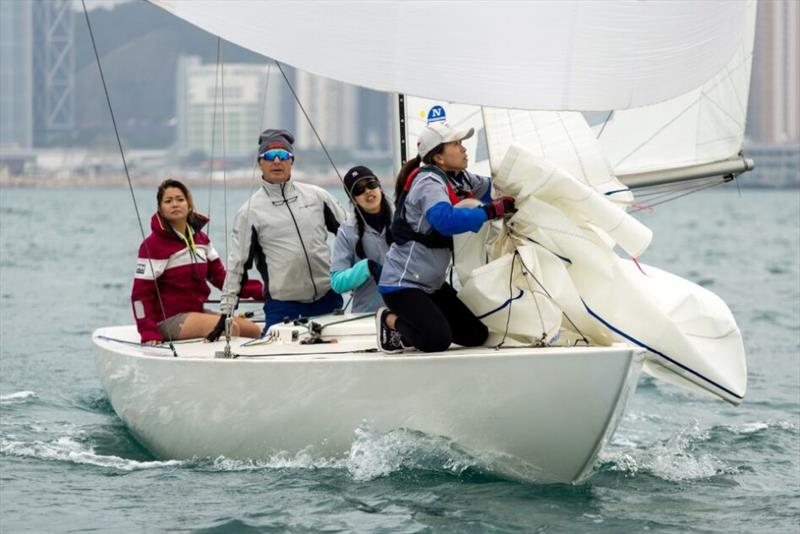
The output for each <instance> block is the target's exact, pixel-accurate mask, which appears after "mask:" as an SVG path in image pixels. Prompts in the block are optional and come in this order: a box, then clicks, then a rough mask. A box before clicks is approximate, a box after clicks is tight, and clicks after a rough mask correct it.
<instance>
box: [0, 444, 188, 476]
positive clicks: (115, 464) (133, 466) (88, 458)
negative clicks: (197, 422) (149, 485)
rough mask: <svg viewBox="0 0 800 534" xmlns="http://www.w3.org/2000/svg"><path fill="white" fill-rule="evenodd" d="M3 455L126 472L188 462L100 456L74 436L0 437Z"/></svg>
mask: <svg viewBox="0 0 800 534" xmlns="http://www.w3.org/2000/svg"><path fill="white" fill-rule="evenodd" d="M0 454H3V455H7V456H16V457H20V458H30V459H36V460H46V461H57V462H69V463H73V464H79V465H92V466H96V467H103V468H109V469H113V470H116V471H122V472H131V471H140V470H143V469H158V468H162V467H176V466H180V465H183V464H185V463H186V462H183V461H178V460H167V461H155V460H154V461H140V460H133V459H129V458H122V457H120V456H113V455H104V454H98V453H97V452H95V449H94V447H92V446H91V445H89V444H87V443H85V442H82V441H81V440H78V439H75V438H74V437H70V436H61V437H58V438H55V439H53V440H51V441H39V440H37V441H18V440H16V439H14V438H6V437H3V438H0Z"/></svg>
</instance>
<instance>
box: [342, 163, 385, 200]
mask: <svg viewBox="0 0 800 534" xmlns="http://www.w3.org/2000/svg"><path fill="white" fill-rule="evenodd" d="M365 178H374V179H376V180H378V177H377V176H375V173H374V172H372V171H371V170H370V169H369V167H364V166H363V165H357V166H355V167H353V168H352V169H350V170H349V171H347V173H346V174H345V175H344V188H345V189H346V190H347V192H348V193H350V194H352V193H353V186H355V185H356V182H360V181H361V180H363V179H365ZM378 181H380V180H378Z"/></svg>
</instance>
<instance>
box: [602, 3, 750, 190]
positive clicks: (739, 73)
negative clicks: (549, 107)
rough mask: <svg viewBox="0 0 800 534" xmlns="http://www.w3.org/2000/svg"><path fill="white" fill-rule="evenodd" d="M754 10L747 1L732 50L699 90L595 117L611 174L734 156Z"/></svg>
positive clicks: (738, 142) (744, 109) (744, 96)
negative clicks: (745, 14) (745, 13)
mask: <svg viewBox="0 0 800 534" xmlns="http://www.w3.org/2000/svg"><path fill="white" fill-rule="evenodd" d="M756 7H757V3H756V2H755V0H750V1H748V2H747V16H746V17H745V19H744V20H742V21H741V24H742V28H741V30H740V31H739V32H738V34H739V35H740V38H739V40H738V42H736V43H734V44H735V45H736V52H735V53H734V55H733V57H732V58H731V60H730V61H729V62H728V64H727V65H726V66H725V68H723V69H722V70H721V71H719V72H718V73H715V74H714V76H713V77H712V78H711V79H710V80H708V81H707V82H706V83H704V84H703V85H702V86H700V87H697V88H694V89H692V90H691V91H689V92H687V93H686V94H683V95H680V96H676V97H674V98H672V99H670V100H667V101H665V102H661V103H658V104H655V105H651V106H645V107H640V108H637V109H630V110H619V111H615V112H613V113H609V114H598V116H597V119H598V120H597V121H596V122H595V123H594V124H593V125H592V126H593V130H594V132H595V135H596V136H597V138H598V140H599V141H600V144H601V145H602V146H603V149H604V150H605V153H606V155H607V157H608V160H609V162H610V164H611V168H612V170H613V173H614V174H615V175H617V176H618V177H620V178H621V179H623V181H624V176H625V175H631V174H636V173H643V172H652V171H655V172H657V171H664V170H667V169H675V168H682V167H690V166H694V165H701V164H706V163H713V162H719V161H725V160H728V159H730V158H735V157H736V156H737V155H738V154H739V152H740V151H741V150H742V144H743V140H744V130H745V124H746V121H747V99H748V92H749V88H750V69H751V65H752V56H753V40H754V35H755V21H756ZM606 118H607V119H608V120H604V119H606Z"/></svg>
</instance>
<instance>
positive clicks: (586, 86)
mask: <svg viewBox="0 0 800 534" xmlns="http://www.w3.org/2000/svg"><path fill="white" fill-rule="evenodd" d="M150 1H151V2H152V3H153V4H155V5H156V6H158V7H161V8H163V9H164V10H166V11H168V12H170V13H172V14H173V15H175V16H177V17H179V18H181V19H183V20H186V21H188V22H190V23H192V24H194V25H196V26H198V27H200V28H202V29H204V30H206V31H208V32H210V33H212V34H214V35H217V36H219V37H221V38H223V39H225V40H227V41H230V42H232V43H234V44H237V45H239V46H242V47H244V48H247V49H249V50H252V51H255V52H257V53H260V54H262V55H264V56H267V57H271V58H274V59H277V60H278V61H281V62H284V63H287V64H289V65H292V66H294V67H297V68H299V69H302V70H305V71H308V72H311V73H314V74H317V75H321V76H325V77H328V78H333V79H336V80H340V81H343V82H346V83H350V84H355V85H360V86H363V87H369V88H372V89H377V90H381V91H388V92H398V93H404V94H409V95H416V96H423V97H428V98H436V99H444V100H449V101H454V102H461V103H471V104H476V105H483V106H494V107H501V108H510V109H538V110H609V109H618V110H619V109H627V108H632V107H637V106H645V105H648V104H653V103H656V102H660V101H663V100H666V99H668V98H672V97H674V96H676V95H680V94H684V93H686V92H688V91H691V90H693V89H694V88H696V87H699V86H700V85H702V84H703V83H704V82H706V81H707V80H708V79H709V78H710V77H711V76H713V75H714V74H716V73H717V72H719V71H720V70H721V69H722V68H723V67H724V66H725V65H726V64H728V63H729V61H730V60H731V57H732V56H733V54H734V51H735V46H736V43H739V42H740V40H741V33H742V29H743V27H744V24H743V21H744V19H745V16H746V11H747V6H746V4H744V3H742V2H738V1H730V0H707V1H704V2H671V1H664V0H652V1H649V2H640V1H633V0H631V1H619V0H598V1H593V2H579V1H571V2H562V1H541V2H513V1H496V2H491V3H488V2H487V3H476V2H427V1H414V0H410V1H390V2H358V1H343V2H314V1H291V2H290V1H274V2H273V1H269V2H268V1H254V0H228V1H226V2H190V1H177V0H150Z"/></svg>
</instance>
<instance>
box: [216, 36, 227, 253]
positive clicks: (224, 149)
mask: <svg viewBox="0 0 800 534" xmlns="http://www.w3.org/2000/svg"><path fill="white" fill-rule="evenodd" d="M218 45H219V88H220V93H221V94H222V98H221V99H220V100H221V103H222V106H221V107H222V121H221V122H222V206H223V208H222V209H223V218H224V220H225V257H226V258H230V256H229V255H228V164H227V161H226V159H227V157H228V154H227V136H226V135H225V58H224V57H223V55H222V41H221V40H220V41H219V43H218Z"/></svg>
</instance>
